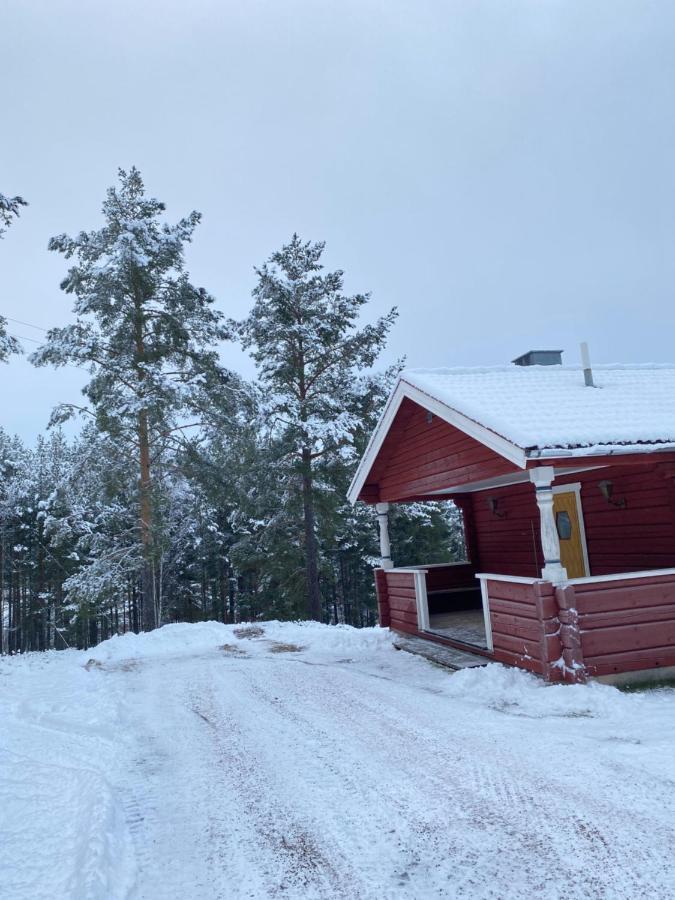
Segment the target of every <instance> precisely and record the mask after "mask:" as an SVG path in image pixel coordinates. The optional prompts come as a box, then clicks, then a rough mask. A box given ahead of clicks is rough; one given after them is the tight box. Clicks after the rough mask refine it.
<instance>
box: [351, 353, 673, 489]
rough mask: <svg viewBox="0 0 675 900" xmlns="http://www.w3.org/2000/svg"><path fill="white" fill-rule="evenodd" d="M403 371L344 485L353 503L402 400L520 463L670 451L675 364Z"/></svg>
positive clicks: (671, 445)
mask: <svg viewBox="0 0 675 900" xmlns="http://www.w3.org/2000/svg"><path fill="white" fill-rule="evenodd" d="M593 376H594V382H595V387H587V386H586V384H585V383H584V375H583V371H582V369H581V368H580V367H578V366H559V365H556V366H514V365H511V366H495V367H490V368H463V369H405V370H404V371H403V372H401V374H400V376H399V379H398V381H397V383H396V385H395V387H394V390H393V391H392V394H391V397H390V398H389V402H388V404H387V407H386V409H385V411H384V413H383V415H382V418H381V419H380V422H379V424H378V426H377V428H376V430H375V433H374V434H373V436H372V438H371V441H370V444H369V446H368V449H367V451H366V454H365V456H364V458H363V460H362V461H361V465H360V466H359V470H358V471H357V473H356V475H355V477H354V481H353V482H352V486H351V488H350V490H349V496H350V499H351V500H352V501H353V500H354V499H356V497H357V496H358V493H359V491H360V489H361V487H362V486H363V484H364V482H365V479H366V477H367V475H368V472H369V471H370V468H371V466H372V463H373V462H374V459H375V456H376V455H377V453H378V451H379V447H380V446H381V444H382V441H383V440H384V438H385V437H386V433H387V431H388V430H389V427H390V425H391V423H392V421H393V418H394V416H395V414H396V411H397V410H398V407H399V405H400V403H401V402H402V400H403V399H404V397H409V398H410V399H412V400H414V401H415V402H416V403H419V404H421V405H422V406H425V407H426V408H428V409H431V410H432V411H433V412H435V413H436V414H438V415H440V416H441V417H442V418H444V419H446V420H447V421H448V422H450V423H451V424H454V425H457V427H459V428H461V429H462V430H463V431H465V432H466V433H468V434H471V435H472V436H473V437H475V438H476V439H477V440H479V441H481V442H482V443H485V444H486V445H488V446H490V447H492V449H494V450H496V451H497V452H498V453H501V454H502V455H503V456H505V457H506V458H508V459H510V460H511V461H513V462H514V463H516V464H517V465H519V466H521V467H523V468H524V467H525V465H526V463H527V459H528V458H537V457H539V458H541V457H547V456H549V457H556V456H557V457H561V456H584V457H586V456H592V455H601V454H611V453H627V452H648V451H650V450H667V449H668V450H670V449H675V365H651V364H650V365H630V366H627V365H611V366H595V367H594V368H593Z"/></svg>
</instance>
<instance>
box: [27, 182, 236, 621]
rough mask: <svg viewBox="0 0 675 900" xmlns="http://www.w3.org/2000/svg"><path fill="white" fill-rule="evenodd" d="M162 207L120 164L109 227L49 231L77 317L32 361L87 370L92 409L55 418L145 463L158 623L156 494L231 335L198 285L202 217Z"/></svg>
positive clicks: (142, 489)
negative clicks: (85, 428)
mask: <svg viewBox="0 0 675 900" xmlns="http://www.w3.org/2000/svg"><path fill="white" fill-rule="evenodd" d="M164 210H165V207H164V204H163V203H161V202H159V201H158V200H156V199H153V198H150V197H148V196H147V195H146V193H145V188H144V185H143V181H142V179H141V175H140V173H139V171H138V170H137V169H136V168H132V169H131V170H130V171H129V172H128V173H127V172H125V171H124V170H122V169H120V170H119V186H118V187H112V188H110V189H109V190H108V192H107V196H106V199H105V201H104V203H103V215H104V218H105V224H104V227H103V228H101V229H99V230H97V231H90V232H81V233H80V234H78V235H77V236H76V237H74V238H72V237H68V236H67V235H65V234H62V235H59V236H57V237H54V238H52V239H51V241H50V243H49V249H50V250H54V251H57V252H59V253H62V254H63V255H64V257H65V258H66V259H73V258H74V259H75V264H74V265H73V266H72V267H71V268H70V270H69V271H68V274H67V276H66V277H65V279H64V280H63V282H62V284H61V288H62V290H64V291H65V292H66V293H68V294H73V295H74V297H75V301H74V312H75V314H76V321H75V322H74V323H73V324H72V325H68V326H66V327H65V328H55V329H53V330H51V331H50V332H49V333H48V335H47V342H46V343H45V344H44V345H43V346H42V347H41V348H39V349H38V350H37V351H36V353H34V354H33V356H32V361H33V362H34V363H35V364H36V365H39V366H40V365H47V364H51V365H54V366H62V365H65V364H67V363H75V364H77V365H80V366H84V367H86V368H87V369H88V370H89V372H90V374H91V378H90V380H89V382H88V384H87V385H86V386H85V388H84V389H83V393H84V395H85V397H86V399H87V401H88V405H87V406H85V407H81V406H79V407H78V406H75V405H74V404H64V405H62V406H60V407H58V408H57V409H56V410H55V411H54V413H53V415H52V420H51V421H52V424H53V423H58V422H61V421H64V420H65V419H67V418H68V417H70V416H71V415H73V414H74V413H77V412H79V413H83V414H88V415H91V416H92V417H93V419H94V421H95V424H96V427H97V428H98V430H99V431H101V432H103V433H105V434H108V435H109V436H110V438H111V439H112V440H114V441H115V442H116V444H117V445H118V446H119V448H120V452H128V453H132V454H133V455H134V458H135V459H136V464H137V470H138V533H139V536H140V543H141V547H142V558H143V569H142V595H143V624H144V627H145V628H153V627H155V626H156V625H157V624H158V602H159V592H158V584H157V571H156V562H157V555H156V552H155V551H156V546H155V544H156V541H157V538H158V536H157V534H156V522H155V510H156V495H157V491H158V488H159V485H158V481H157V479H156V478H154V474H155V472H156V471H157V470H158V469H159V467H160V466H161V460H162V458H163V455H164V453H165V452H166V451H167V450H168V449H169V448H170V447H172V446H175V445H176V443H177V442H178V443H179V442H180V441H179V438H180V435H181V434H182V433H183V432H184V431H185V429H186V428H188V427H189V426H190V425H192V424H195V423H193V422H192V421H190V420H187V421H186V417H187V416H192V415H194V414H196V415H197V416H199V414H200V411H201V409H202V408H203V406H204V398H205V396H208V393H209V391H212V390H217V389H219V388H220V387H221V386H222V383H223V381H224V380H225V377H226V376H225V374H224V373H223V371H222V370H221V368H220V366H219V364H218V358H217V353H216V350H215V349H214V348H215V345H216V343H217V342H218V341H220V340H221V339H223V338H224V337H226V330H225V328H224V326H223V323H222V316H221V314H220V313H218V312H217V311H215V310H214V309H213V308H212V303H213V297H211V296H210V295H209V294H208V293H207V292H206V291H205V290H204V289H203V288H197V287H195V286H194V285H193V284H192V283H191V282H190V279H189V276H188V274H187V272H186V271H185V265H184V247H185V244H186V243H187V242H189V241H190V240H191V238H192V234H193V232H194V229H195V228H196V226H197V224H198V223H199V220H200V214H199V213H197V212H192V213H190V215H188V216H187V217H185V218H183V219H181V220H180V221H179V222H178V223H177V224H175V225H169V224H166V223H162V222H161V221H160V217H161V215H162V213H163V212H164Z"/></svg>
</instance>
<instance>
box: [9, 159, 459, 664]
mask: <svg viewBox="0 0 675 900" xmlns="http://www.w3.org/2000/svg"><path fill="white" fill-rule="evenodd" d="M25 205H26V204H25V201H24V200H23V199H22V198H21V197H13V198H7V197H3V196H2V195H0V237H7V235H6V234H5V231H6V229H7V227H8V226H9V225H10V224H12V223H13V221H14V220H15V219H16V218H17V216H18V215H19V212H20V211H21V207H23V206H25ZM199 219H200V216H199V214H198V213H196V212H193V213H191V214H190V215H189V216H187V217H186V218H184V219H181V220H180V221H179V222H177V223H176V224H169V223H168V222H166V221H165V209H164V205H163V204H162V203H160V202H159V201H157V200H155V199H153V198H150V197H148V195H147V194H146V191H145V187H144V185H143V181H142V179H141V176H140V173H139V172H138V171H137V170H136V169H132V170H130V171H129V172H125V171H122V170H120V172H119V180H118V183H117V184H116V185H115V186H114V187H112V188H110V189H109V190H108V192H107V195H106V199H105V201H104V204H103V225H102V227H101V228H99V229H98V230H95V231H90V232H81V233H80V234H78V235H76V236H75V237H69V236H67V235H59V236H56V237H54V238H52V239H51V241H50V242H49V249H50V250H52V251H55V252H58V253H61V254H62V255H63V257H64V258H65V260H67V261H68V265H69V267H68V269H67V272H66V274H65V276H64V279H63V281H62V284H61V288H62V289H63V290H64V291H65V292H66V293H67V294H69V295H71V296H72V309H73V317H72V319H71V321H69V323H68V324H65V325H64V326H62V327H57V328H53V329H52V330H50V331H49V332H48V333H47V335H46V339H45V341H44V343H43V344H42V345H41V346H40V347H39V348H38V349H37V350H36V351H35V352H34V353H33V354H32V357H31V361H32V362H33V363H34V364H35V365H38V366H55V367H58V366H63V365H76V366H80V367H82V368H83V369H84V371H86V372H87V374H88V378H89V380H88V382H87V384H86V386H85V388H84V389H83V397H82V398H73V400H72V402H70V403H66V404H63V405H61V406H59V407H58V408H57V409H55V410H54V412H53V414H52V418H51V421H50V429H49V431H48V432H47V433H46V434H45V435H44V436H43V437H40V438H39V439H38V441H37V443H36V444H35V446H30V447H29V446H26V445H25V444H24V443H23V442H22V441H21V440H19V438H17V437H14V436H11V435H10V434H8V433H7V432H5V431H3V430H1V429H0V648H1V650H2V652H5V653H7V652H9V653H15V652H23V651H26V650H41V649H49V648H56V649H60V648H64V647H72V646H77V647H87V646H91V645H93V644H95V643H97V642H98V641H100V640H103V639H105V638H107V637H109V636H111V635H112V634H115V633H121V632H124V631H127V630H134V631H138V630H144V629H150V628H154V627H156V626H158V625H161V624H165V623H167V622H174V621H197V620H200V619H212V618H213V619H219V620H221V621H226V622H235V621H243V620H250V619H258V618H280V619H299V618H308V617H309V618H314V619H319V620H322V621H325V622H332V623H339V622H345V623H348V624H352V625H357V626H364V625H372V624H374V623H375V621H376V615H375V598H374V588H373V579H372V566H373V564H375V563H376V561H377V556H378V542H377V529H376V523H375V516H374V513H373V510H372V508H371V507H367V506H365V505H362V504H357V505H356V506H355V507H352V506H350V505H349V503H348V502H347V500H346V493H347V488H348V486H349V482H350V480H351V478H352V476H353V474H354V470H355V467H356V464H357V461H358V458H359V456H360V454H361V453H362V452H363V450H364V449H365V446H366V443H367V440H368V436H369V434H370V432H371V431H372V429H373V427H374V425H375V423H376V421H377V418H378V416H379V414H380V412H381V410H382V408H383V405H384V402H385V399H386V396H387V394H388V391H389V389H390V386H391V384H392V381H393V379H394V377H395V375H396V372H397V371H398V366H394V367H390V368H388V369H384V370H382V369H378V357H379V355H380V353H381V351H382V350H383V349H384V347H385V344H386V340H387V335H388V333H389V330H390V329H391V327H392V326H393V324H394V322H395V319H396V311H395V310H391V311H390V312H389V313H388V314H387V315H386V316H384V317H382V318H380V319H379V320H377V321H375V322H373V323H372V324H365V325H364V324H362V319H363V318H364V313H367V304H368V299H369V298H368V295H367V294H356V295H352V296H349V295H346V294H345V293H344V291H343V273H342V272H341V271H334V272H325V271H324V269H323V266H322V263H321V258H322V254H323V250H324V246H323V244H322V243H312V242H305V241H302V240H301V239H300V238H299V237H298V236H297V235H293V236H292V237H291V239H290V241H289V242H288V243H287V244H286V245H284V246H283V247H282V248H281V249H280V250H279V251H277V252H276V253H274V254H272V256H271V257H270V258H269V259H268V260H267V261H266V262H265V263H264V264H263V265H262V266H261V267H259V268H257V269H255V270H254V275H255V282H254V287H253V292H252V300H253V302H252V308H251V311H250V313H249V315H248V316H247V317H246V318H245V319H244V320H243V321H238V322H237V321H233V320H231V319H228V318H227V317H226V316H225V315H224V314H223V313H222V312H220V311H219V310H218V309H217V307H216V305H215V303H214V298H213V297H212V296H211V295H210V294H209V293H208V292H207V291H206V290H205V289H204V288H202V287H196V286H195V285H194V284H193V283H192V281H191V279H190V276H189V274H188V273H187V272H186V270H185V264H184V250H185V245H186V243H187V242H189V241H190V240H191V239H192V236H193V232H194V230H195V228H196V227H197V225H198V224H199ZM8 246H9V241H7V240H5V241H4V242H3V244H2V249H3V250H4V251H5V252H7V249H8ZM225 341H239V342H240V343H241V344H242V346H243V347H244V348H245V349H247V350H248V351H249V352H250V353H251V355H252V356H253V359H254V360H255V363H256V367H257V377H256V379H255V380H253V381H246V380H244V379H243V378H241V377H240V376H239V375H238V374H237V373H235V372H232V371H230V370H227V369H226V368H225V367H224V366H223V365H222V364H221V361H220V352H219V351H220V349H221V348H222V346H223V342H225ZM20 351H21V347H20V344H19V343H18V341H17V340H16V339H15V338H14V337H12V335H11V333H10V329H9V328H8V327H7V321H6V319H3V318H2V317H0V359H1V360H3V361H5V362H8V361H10V360H11V357H12V355H13V354H15V353H17V352H20ZM7 372H8V368H7V367H3V371H2V372H0V377H3V376H5V377H6V373H7ZM73 416H77V417H79V418H81V420H82V428H81V430H80V432H79V434H78V436H77V437H75V438H74V439H66V438H65V437H64V435H63V434H62V432H61V430H60V428H59V426H60V425H61V424H62V423H63V422H65V421H66V420H68V419H69V418H71V417H73ZM390 527H391V534H392V545H393V549H394V554H395V558H396V559H398V560H401V561H405V562H406V563H408V564H413V563H415V562H427V563H431V562H441V561H444V560H447V559H449V558H450V559H451V558H459V557H461V555H462V552H463V545H462V532H461V525H460V521H459V518H458V515H457V512H456V510H455V509H454V507H452V506H451V505H444V504H409V505H405V506H403V505H402V506H397V507H394V508H393V510H392V515H391V525H390Z"/></svg>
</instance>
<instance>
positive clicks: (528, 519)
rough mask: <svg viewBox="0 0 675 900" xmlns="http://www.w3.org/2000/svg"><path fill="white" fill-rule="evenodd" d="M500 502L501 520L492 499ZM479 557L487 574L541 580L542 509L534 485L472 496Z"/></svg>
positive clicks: (480, 492) (529, 484)
mask: <svg viewBox="0 0 675 900" xmlns="http://www.w3.org/2000/svg"><path fill="white" fill-rule="evenodd" d="M491 497H494V498H496V499H497V501H498V511H499V513H500V514H503V515H502V516H501V517H500V516H496V515H494V514H493V513H492V512H491V510H490V506H489V500H490V498H491ZM471 498H472V502H473V523H474V528H475V531H476V543H477V546H478V558H479V559H480V567H481V569H482V570H483V571H484V572H498V573H499V574H500V575H520V576H523V577H525V578H538V577H539V576H540V575H541V569H542V566H543V565H544V559H543V556H542V552H541V539H540V532H541V527H540V521H539V509H538V508H537V502H536V500H535V496H534V485H532V484H531V483H529V482H528V483H526V484H516V485H512V486H511V487H505V488H499V489H495V490H489V491H479V492H478V493H476V494H472V495H471Z"/></svg>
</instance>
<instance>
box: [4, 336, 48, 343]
mask: <svg viewBox="0 0 675 900" xmlns="http://www.w3.org/2000/svg"><path fill="white" fill-rule="evenodd" d="M9 336H10V337H13V338H14V339H15V340H17V341H30V342H31V344H41V343H42V341H36V340H35V338H29V337H24V336H23V335H22V334H10V335H9Z"/></svg>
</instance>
